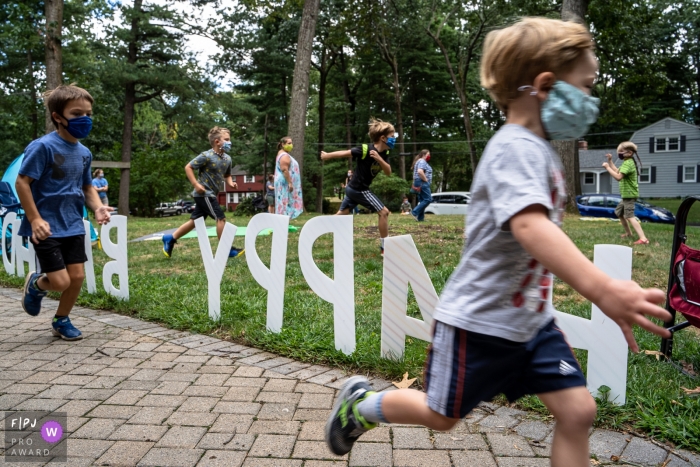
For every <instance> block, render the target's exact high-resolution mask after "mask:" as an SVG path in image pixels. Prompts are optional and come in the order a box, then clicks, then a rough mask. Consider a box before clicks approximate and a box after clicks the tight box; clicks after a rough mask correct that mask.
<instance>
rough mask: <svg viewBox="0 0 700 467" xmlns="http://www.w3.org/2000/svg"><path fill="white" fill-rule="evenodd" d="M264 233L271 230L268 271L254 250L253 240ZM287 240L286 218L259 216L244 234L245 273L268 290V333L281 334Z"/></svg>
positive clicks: (263, 214) (251, 222)
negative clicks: (248, 270)
mask: <svg viewBox="0 0 700 467" xmlns="http://www.w3.org/2000/svg"><path fill="white" fill-rule="evenodd" d="M265 229H272V251H271V252H270V269H268V268H267V267H266V266H265V264H263V262H262V260H261V259H260V256H258V251H257V250H256V249H255V239H256V238H257V237H258V234H259V233H260V232H261V231H263V230H265ZM288 237H289V217H287V216H281V215H279V214H269V213H262V214H258V215H256V216H254V217H253V218H252V219H251V220H250V222H249V223H248V228H247V229H246V232H245V251H246V255H245V257H246V261H247V262H248V269H250V273H251V274H252V275H253V277H254V278H255V280H256V281H257V282H258V284H260V285H261V286H262V288H263V289H265V290H267V329H268V331H272V332H275V333H279V332H280V331H281V330H282V319H283V310H284V278H285V272H286V268H287V239H288Z"/></svg>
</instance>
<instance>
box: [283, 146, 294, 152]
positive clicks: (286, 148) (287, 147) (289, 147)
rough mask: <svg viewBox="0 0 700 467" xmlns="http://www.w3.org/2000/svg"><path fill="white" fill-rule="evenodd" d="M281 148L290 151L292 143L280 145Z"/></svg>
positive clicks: (292, 147)
mask: <svg viewBox="0 0 700 467" xmlns="http://www.w3.org/2000/svg"><path fill="white" fill-rule="evenodd" d="M282 149H284V150H285V151H287V152H292V149H294V145H293V144H285V145H284V146H282Z"/></svg>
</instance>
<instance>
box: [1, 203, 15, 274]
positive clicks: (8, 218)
mask: <svg viewBox="0 0 700 467" xmlns="http://www.w3.org/2000/svg"><path fill="white" fill-rule="evenodd" d="M8 228H9V229H10V238H11V239H12V240H11V243H12V245H10V250H11V251H10V257H9V258H8V257H7V253H6V251H7V229H8ZM18 229H19V221H18V220H17V213H14V212H8V213H7V214H5V219H3V223H2V232H0V233H1V234H2V264H3V265H4V266H5V272H6V273H8V274H9V275H11V276H14V275H15V257H16V251H17V249H16V248H15V243H14V242H15V232H17V230H18Z"/></svg>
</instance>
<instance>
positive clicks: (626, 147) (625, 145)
mask: <svg viewBox="0 0 700 467" xmlns="http://www.w3.org/2000/svg"><path fill="white" fill-rule="evenodd" d="M620 150H623V151H631V152H632V162H634V168H635V169H637V175H640V174H641V172H642V171H641V168H642V160H641V159H640V158H639V153H637V145H636V144H634V143H633V142H632V141H623V142H622V143H620V144H618V145H617V151H618V152H620ZM635 157H636V158H637V160H634V158H635ZM637 161H639V163H637Z"/></svg>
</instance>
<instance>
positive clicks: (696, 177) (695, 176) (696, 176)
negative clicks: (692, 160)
mask: <svg viewBox="0 0 700 467" xmlns="http://www.w3.org/2000/svg"><path fill="white" fill-rule="evenodd" d="M686 167H692V168H693V175H694V177H693V179H692V180H686V179H685V169H686ZM697 180H698V166H697V165H684V166H683V183H696V182H697Z"/></svg>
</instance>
